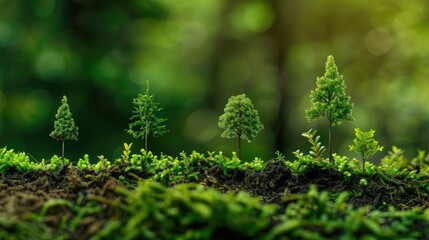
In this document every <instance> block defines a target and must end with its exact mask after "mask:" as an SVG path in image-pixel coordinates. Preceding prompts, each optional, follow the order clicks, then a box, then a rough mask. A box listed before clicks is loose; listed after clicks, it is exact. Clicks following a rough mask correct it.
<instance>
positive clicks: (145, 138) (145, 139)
mask: <svg viewBox="0 0 429 240" xmlns="http://www.w3.org/2000/svg"><path fill="white" fill-rule="evenodd" d="M144 150H145V151H146V152H148V150H147V132H145V133H144Z"/></svg>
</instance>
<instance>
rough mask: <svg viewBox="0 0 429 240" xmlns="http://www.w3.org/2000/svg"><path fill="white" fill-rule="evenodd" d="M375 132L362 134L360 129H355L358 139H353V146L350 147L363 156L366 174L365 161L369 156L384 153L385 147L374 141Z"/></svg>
mask: <svg viewBox="0 0 429 240" xmlns="http://www.w3.org/2000/svg"><path fill="white" fill-rule="evenodd" d="M374 134H375V131H374V130H372V129H371V130H369V131H368V132H362V131H361V130H360V129H359V128H355V135H356V138H355V139H353V144H352V145H350V146H349V149H350V151H355V152H357V153H359V154H360V155H361V156H362V171H363V172H365V161H366V160H367V159H368V157H369V156H371V155H374V154H375V153H377V152H378V151H380V152H381V151H383V147H382V146H380V145H379V144H378V141H376V140H375V139H374Z"/></svg>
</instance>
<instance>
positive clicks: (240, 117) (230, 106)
mask: <svg viewBox="0 0 429 240" xmlns="http://www.w3.org/2000/svg"><path fill="white" fill-rule="evenodd" d="M224 111H225V113H224V114H222V115H221V116H220V117H219V127H220V128H222V129H225V131H224V132H223V133H222V137H223V138H235V137H236V138H237V139H238V158H239V159H241V139H244V140H246V141H248V142H250V141H252V140H253V138H255V137H256V135H258V133H259V132H260V131H261V130H262V129H264V125H262V123H261V122H260V121H259V115H258V111H257V110H255V108H254V107H253V104H252V102H251V101H250V99H249V98H247V97H246V95H245V94H241V95H237V96H232V97H230V98H229V100H228V103H227V104H226V107H225V110H224Z"/></svg>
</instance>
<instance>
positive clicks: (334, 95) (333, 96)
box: [305, 55, 353, 163]
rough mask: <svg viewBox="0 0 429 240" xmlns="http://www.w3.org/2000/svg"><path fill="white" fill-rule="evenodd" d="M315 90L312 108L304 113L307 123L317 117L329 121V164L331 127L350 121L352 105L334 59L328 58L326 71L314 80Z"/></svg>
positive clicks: (330, 157) (312, 95)
mask: <svg viewBox="0 0 429 240" xmlns="http://www.w3.org/2000/svg"><path fill="white" fill-rule="evenodd" d="M316 85H317V87H316V89H315V90H312V91H311V93H310V100H311V103H312V107H311V108H310V109H309V110H307V111H305V114H306V117H307V119H308V121H310V122H311V121H313V120H314V119H316V118H318V117H326V118H327V119H328V121H329V162H330V163H333V159H332V127H334V126H337V125H340V124H341V123H342V121H344V120H347V121H352V120H353V118H352V110H353V104H352V103H350V96H347V94H346V86H345V84H344V78H343V75H340V73H339V72H338V68H337V65H335V61H334V57H333V56H332V55H330V56H328V59H327V61H326V70H325V75H324V76H323V77H318V78H317V79H316Z"/></svg>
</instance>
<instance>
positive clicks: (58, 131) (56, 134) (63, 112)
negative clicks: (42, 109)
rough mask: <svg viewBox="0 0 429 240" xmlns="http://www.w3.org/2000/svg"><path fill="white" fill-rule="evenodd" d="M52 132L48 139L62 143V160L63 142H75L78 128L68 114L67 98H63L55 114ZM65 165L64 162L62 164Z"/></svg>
mask: <svg viewBox="0 0 429 240" xmlns="http://www.w3.org/2000/svg"><path fill="white" fill-rule="evenodd" d="M55 119H56V120H55V122H54V130H53V131H52V132H51V134H49V136H50V137H52V138H54V139H56V140H58V141H62V151H61V157H62V159H64V141H65V140H75V141H77V136H78V127H77V126H75V123H74V119H73V117H72V114H71V112H70V107H69V105H68V104H67V97H66V96H63V99H62V100H61V106H60V107H59V108H58V111H57V114H55ZM62 164H63V166H64V165H65V163H64V160H63V162H62Z"/></svg>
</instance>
